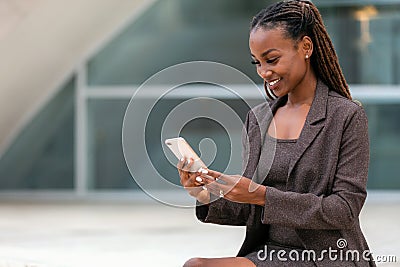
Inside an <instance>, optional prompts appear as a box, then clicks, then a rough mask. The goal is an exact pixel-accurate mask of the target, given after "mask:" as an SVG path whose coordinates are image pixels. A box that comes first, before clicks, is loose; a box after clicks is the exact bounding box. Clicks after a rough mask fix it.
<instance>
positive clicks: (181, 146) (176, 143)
mask: <svg viewBox="0 0 400 267" xmlns="http://www.w3.org/2000/svg"><path fill="white" fill-rule="evenodd" d="M165 144H166V145H167V147H169V149H171V151H172V153H174V155H175V156H176V157H177V158H178V159H181V158H186V159H190V158H192V159H193V160H194V163H193V165H192V166H191V167H190V170H189V172H197V171H198V170H199V169H200V168H207V166H206V165H205V164H204V162H203V161H202V160H201V159H200V157H199V156H198V155H197V154H196V152H194V150H193V149H192V147H191V146H190V145H189V144H188V142H186V140H185V139H184V138H183V137H177V138H171V139H167V140H165Z"/></svg>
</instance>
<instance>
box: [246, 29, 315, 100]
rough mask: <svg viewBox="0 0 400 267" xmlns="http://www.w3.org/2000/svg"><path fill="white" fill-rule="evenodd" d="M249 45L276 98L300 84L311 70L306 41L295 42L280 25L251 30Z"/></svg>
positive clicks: (263, 76)
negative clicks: (308, 70)
mask: <svg viewBox="0 0 400 267" xmlns="http://www.w3.org/2000/svg"><path fill="white" fill-rule="evenodd" d="M249 46H250V51H251V56H252V57H253V63H254V64H255V65H256V66H257V73H258V75H259V76H260V77H261V78H262V79H264V81H266V82H267V85H268V87H269V88H270V90H271V91H272V92H273V93H274V94H275V95H276V96H277V97H281V96H284V95H286V94H288V93H291V92H295V91H296V89H297V88H298V87H299V86H301V84H302V82H303V81H304V78H305V77H306V73H307V69H308V67H307V60H308V59H306V55H307V50H306V49H304V47H305V46H304V40H301V41H299V42H298V43H297V45H296V42H295V41H294V40H292V39H291V38H288V37H286V36H285V33H284V31H283V30H282V29H281V28H276V29H263V28H256V29H253V30H252V31H251V32H250V39H249ZM307 56H308V57H310V56H311V54H308V55H307Z"/></svg>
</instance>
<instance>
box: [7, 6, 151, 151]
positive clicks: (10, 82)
mask: <svg viewBox="0 0 400 267" xmlns="http://www.w3.org/2000/svg"><path fill="white" fill-rule="evenodd" d="M12 1H14V0H8V1H5V0H0V9H1V8H3V9H2V11H0V14H2V13H3V14H8V19H6V20H7V21H8V24H7V23H6V22H7V21H4V20H5V18H6V16H3V17H2V18H3V19H2V20H3V21H2V22H4V23H5V24H4V25H6V26H4V27H3V28H2V29H0V30H1V31H0V156H1V154H2V152H4V150H5V149H6V148H7V146H8V145H9V144H10V143H11V142H12V140H13V138H15V136H16V135H17V134H18V133H19V131H21V129H23V126H24V125H25V124H26V122H28V121H29V120H30V119H31V118H32V117H33V116H34V115H35V113H36V112H37V111H38V110H39V109H40V108H41V107H42V106H43V105H44V104H45V103H46V101H47V100H48V99H50V97H51V96H52V95H53V94H54V93H55V91H56V90H57V89H58V88H59V87H60V85H61V84H62V82H63V81H64V80H65V79H66V78H68V76H69V75H70V74H71V73H72V72H73V70H74V69H75V68H76V66H77V65H78V64H79V63H80V62H82V61H83V60H84V58H86V57H87V56H88V55H90V53H91V52H93V51H95V49H96V47H98V46H99V45H100V44H102V43H103V42H104V41H105V40H107V39H108V38H110V36H111V34H112V33H113V32H115V30H116V29H118V28H120V27H121V26H122V25H123V24H124V23H126V22H128V21H129V19H130V18H132V17H133V16H134V15H135V14H136V13H137V12H141V10H143V9H144V8H146V7H147V6H148V5H150V4H151V2H153V1H151V0H71V1H64V0H35V2H36V4H35V5H33V4H31V5H23V4H21V8H16V9H15V8H14V11H13V9H10V7H11V6H12V5H11V4H10V3H11V2H12ZM27 1H28V2H29V1H33V0H26V1H24V0H18V2H27ZM7 2H9V3H8V4H7ZM16 3H17V2H14V7H15V4H16ZM31 3H32V2H31ZM7 9H8V11H7ZM21 10H22V11H21ZM13 12H14V13H13Z"/></svg>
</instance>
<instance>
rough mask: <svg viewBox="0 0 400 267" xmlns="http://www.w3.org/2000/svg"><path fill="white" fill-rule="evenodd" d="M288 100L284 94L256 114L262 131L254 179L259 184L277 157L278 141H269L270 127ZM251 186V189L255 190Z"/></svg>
mask: <svg viewBox="0 0 400 267" xmlns="http://www.w3.org/2000/svg"><path fill="white" fill-rule="evenodd" d="M286 101H287V96H283V97H281V98H278V99H277V100H274V101H273V102H271V104H270V105H266V107H265V110H263V111H262V112H259V113H257V114H255V115H256V118H257V122H258V126H259V131H260V156H259V160H258V164H257V167H256V169H255V172H254V175H253V177H252V180H253V181H254V182H255V183H257V184H262V183H263V182H264V180H265V178H266V177H267V174H268V172H269V170H270V168H271V166H272V162H273V160H274V157H275V148H276V143H275V142H271V141H268V138H267V137H266V135H267V134H268V127H269V125H270V123H271V121H272V119H273V117H274V114H275V112H276V110H277V109H278V108H279V107H280V106H281V105H282V103H285V102H286ZM254 189H255V188H251V189H250V190H251V191H252V190H254Z"/></svg>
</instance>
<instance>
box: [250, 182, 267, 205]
mask: <svg viewBox="0 0 400 267" xmlns="http://www.w3.org/2000/svg"><path fill="white" fill-rule="evenodd" d="M266 191H267V187H266V186H264V185H260V186H259V187H258V188H257V189H256V191H254V194H255V197H254V203H253V204H256V205H259V206H264V205H265V194H266Z"/></svg>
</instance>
